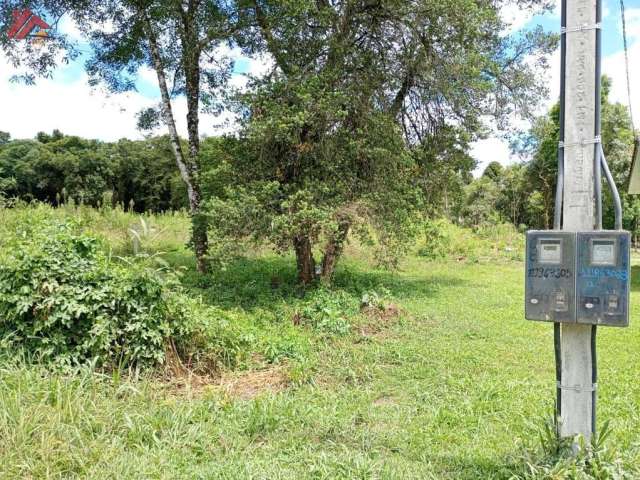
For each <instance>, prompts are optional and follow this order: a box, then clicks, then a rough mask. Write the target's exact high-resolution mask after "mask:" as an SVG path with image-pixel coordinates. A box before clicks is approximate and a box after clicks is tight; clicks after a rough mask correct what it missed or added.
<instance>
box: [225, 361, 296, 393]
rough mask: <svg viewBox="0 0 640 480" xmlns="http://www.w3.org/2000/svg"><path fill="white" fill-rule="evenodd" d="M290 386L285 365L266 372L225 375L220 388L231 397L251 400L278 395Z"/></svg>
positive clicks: (253, 371) (275, 366) (270, 368)
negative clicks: (265, 394) (260, 396)
mask: <svg viewBox="0 0 640 480" xmlns="http://www.w3.org/2000/svg"><path fill="white" fill-rule="evenodd" d="M288 385H289V378H288V375H287V369H286V367H285V366H284V365H273V366H270V367H269V368H266V369H264V370H252V371H249V372H241V373H230V374H226V375H223V376H222V378H221V379H220V381H219V387H220V388H221V389H222V391H223V392H225V394H227V395H228V396H229V397H232V398H237V399H239V400H251V399H253V398H255V397H257V396H259V395H261V394H263V393H267V392H269V393H277V392H281V391H283V390H284V389H285V388H287V386H288Z"/></svg>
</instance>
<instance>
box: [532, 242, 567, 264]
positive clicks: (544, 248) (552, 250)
mask: <svg viewBox="0 0 640 480" xmlns="http://www.w3.org/2000/svg"><path fill="white" fill-rule="evenodd" d="M538 259H539V261H540V263H550V264H554V265H557V264H559V263H561V262H562V240H560V239H555V238H554V239H548V238H547V239H545V238H541V239H540V240H538Z"/></svg>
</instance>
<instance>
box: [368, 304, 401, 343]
mask: <svg viewBox="0 0 640 480" xmlns="http://www.w3.org/2000/svg"><path fill="white" fill-rule="evenodd" d="M360 313H361V314H362V316H363V317H364V318H365V321H363V322H362V323H361V324H360V325H359V327H358V328H359V331H360V335H362V336H363V337H370V336H373V335H378V334H380V333H381V332H382V331H383V330H384V329H386V328H388V327H390V326H391V325H393V324H394V323H396V322H397V320H398V318H399V317H400V316H401V315H402V314H403V313H404V312H403V311H402V310H401V309H400V307H398V306H397V305H395V304H393V303H390V304H388V305H385V306H384V307H378V306H366V307H363V308H362V309H361V310H360Z"/></svg>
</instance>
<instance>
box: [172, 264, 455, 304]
mask: <svg viewBox="0 0 640 480" xmlns="http://www.w3.org/2000/svg"><path fill="white" fill-rule="evenodd" d="M165 258H166V260H167V261H169V262H170V263H171V264H172V265H173V266H174V267H179V266H182V267H186V269H187V271H186V273H185V274H184V276H183V278H182V283H183V285H184V286H185V287H187V288H189V289H193V290H195V291H198V292H199V293H201V294H202V295H203V298H204V299H205V301H206V302H207V303H209V304H210V305H213V306H218V307H222V308H233V307H242V308H244V309H245V310H253V309H257V308H262V309H276V308H278V307H281V306H282V305H283V304H286V303H289V302H295V301H296V300H299V299H302V298H304V296H305V294H306V293H307V292H309V291H310V290H312V289H313V288H314V287H309V288H307V289H305V288H303V287H301V286H300V285H298V283H297V278H296V269H295V260H294V259H293V258H291V257H287V256H285V257H280V256H275V255H269V256H264V257H254V258H240V259H238V260H235V261H234V262H232V263H231V264H230V265H228V266H227V267H226V269H224V270H217V271H214V272H212V273H211V274H209V275H200V274H198V273H197V272H195V265H194V262H193V258H192V257H191V255H190V253H189V252H184V253H182V252H174V253H171V254H169V255H167V256H166V257H165ZM463 283H464V281H463V280H462V279H460V278H459V277H456V276H455V275H453V274H452V275H451V276H444V275H442V276H429V277H425V278H415V277H408V276H404V275H402V273H396V272H390V271H385V270H376V269H372V268H367V266H366V265H362V264H359V263H357V262H354V261H348V260H346V259H345V261H344V262H342V263H341V264H339V266H338V268H337V270H336V273H335V276H334V281H333V284H332V288H333V289H336V290H342V291H345V292H347V293H349V294H351V295H354V296H357V297H360V296H361V295H362V294H363V293H365V292H370V291H376V292H378V293H379V294H382V293H383V292H384V291H388V292H389V293H390V294H391V295H392V296H393V297H394V298H397V299H411V298H416V297H429V296H433V295H434V294H435V293H436V292H437V291H438V290H439V289H440V288H441V287H444V286H449V287H450V286H457V285H462V284H463Z"/></svg>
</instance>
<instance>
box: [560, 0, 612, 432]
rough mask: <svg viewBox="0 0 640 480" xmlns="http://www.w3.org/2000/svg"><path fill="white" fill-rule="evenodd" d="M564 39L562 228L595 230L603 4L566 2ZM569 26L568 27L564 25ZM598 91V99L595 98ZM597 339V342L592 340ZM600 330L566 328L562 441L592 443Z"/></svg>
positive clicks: (581, 0) (563, 329) (593, 0)
mask: <svg viewBox="0 0 640 480" xmlns="http://www.w3.org/2000/svg"><path fill="white" fill-rule="evenodd" d="M562 3H563V9H562V10H563V12H562V17H563V18H562V20H563V27H565V28H563V35H564V37H565V38H564V42H565V45H566V63H565V68H563V71H564V81H565V84H566V91H565V95H564V102H565V104H564V115H563V117H564V147H562V148H564V165H565V167H564V168H565V175H564V207H563V210H562V212H563V222H562V229H563V230H566V231H570V232H579V231H582V232H585V231H589V230H594V226H595V224H596V214H597V212H596V203H595V194H596V192H595V182H596V181H597V182H599V181H600V180H599V178H600V168H599V165H598V166H596V160H597V158H598V157H597V155H596V154H595V152H596V149H597V148H599V147H600V145H598V142H599V136H600V125H599V123H600V118H599V111H597V110H599V104H600V88H599V85H600V79H599V76H600V68H599V62H600V59H599V56H600V51H599V42H598V41H597V39H598V37H599V35H600V25H599V23H600V19H601V13H600V11H601V8H602V7H601V0H564V1H563V2H562ZM565 22H566V23H565ZM594 92H595V94H594ZM592 337H593V338H592ZM592 341H593V342H595V328H593V327H592V326H591V325H584V324H572V323H563V324H562V325H561V350H560V352H561V354H560V357H561V365H562V377H561V378H562V385H561V386H559V388H561V402H560V403H561V405H559V407H560V412H561V413H560V425H559V427H560V428H559V432H560V435H561V436H562V437H571V436H574V435H578V434H579V435H582V436H583V437H584V438H585V439H587V440H588V439H590V438H591V435H592V433H593V430H592V429H593V428H594V425H593V418H594V413H595V394H594V393H593V392H594V391H595V385H594V382H593V380H594V378H595V376H594V375H593V373H594V372H593V371H592V366H595V362H593V361H592V360H594V359H592V356H594V352H595V348H594V347H595V343H594V344H592Z"/></svg>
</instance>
